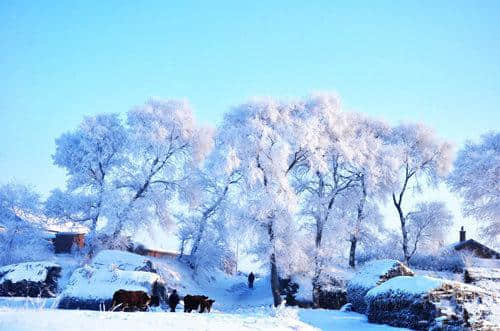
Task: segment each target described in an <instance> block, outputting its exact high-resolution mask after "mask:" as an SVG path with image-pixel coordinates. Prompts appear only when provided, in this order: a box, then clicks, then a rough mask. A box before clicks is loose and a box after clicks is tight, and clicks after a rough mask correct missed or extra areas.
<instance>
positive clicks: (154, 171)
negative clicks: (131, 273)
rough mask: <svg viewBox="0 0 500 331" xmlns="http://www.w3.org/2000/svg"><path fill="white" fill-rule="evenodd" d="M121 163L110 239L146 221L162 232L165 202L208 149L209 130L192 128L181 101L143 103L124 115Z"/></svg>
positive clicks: (165, 221)
mask: <svg viewBox="0 0 500 331" xmlns="http://www.w3.org/2000/svg"><path fill="white" fill-rule="evenodd" d="M127 124H128V129H127V133H128V144H127V149H126V160H125V162H123V164H122V165H121V167H120V169H119V170H118V175H117V178H116V180H115V185H116V186H117V187H118V188H119V189H120V195H119V196H120V201H121V202H122V203H123V206H122V207H120V208H118V209H119V211H118V212H117V213H116V215H115V217H113V219H112V220H111V221H110V226H111V227H112V228H113V235H114V236H118V234H119V233H121V232H122V231H123V230H124V229H125V228H127V229H128V230H131V231H134V230H137V229H138V228H139V227H140V226H147V225H148V224H149V223H150V222H158V223H159V224H160V225H161V226H162V227H164V228H168V227H169V226H170V225H171V224H172V223H173V221H172V218H171V215H170V213H169V206H168V205H169V203H170V202H171V201H172V200H173V199H174V198H175V197H176V195H177V194H182V191H183V190H184V189H185V188H186V184H187V183H188V181H187V179H188V178H189V176H190V173H191V172H192V171H193V169H195V168H196V166H197V165H198V164H199V163H200V162H201V161H202V160H203V159H204V158H205V156H206V155H207V154H208V152H209V151H210V149H211V147H212V137H211V135H212V133H211V130H209V129H207V128H203V127H198V126H197V125H196V123H195V120H194V116H193V112H192V110H191V108H190V106H189V105H188V103H187V102H185V101H179V100H149V101H148V102H146V103H145V104H144V105H142V106H139V107H136V108H134V109H132V110H131V111H129V112H128V114H127Z"/></svg>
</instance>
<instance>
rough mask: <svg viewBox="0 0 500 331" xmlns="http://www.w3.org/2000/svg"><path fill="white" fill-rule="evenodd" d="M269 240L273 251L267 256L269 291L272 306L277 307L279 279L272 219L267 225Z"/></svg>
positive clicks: (279, 297)
mask: <svg viewBox="0 0 500 331" xmlns="http://www.w3.org/2000/svg"><path fill="white" fill-rule="evenodd" d="M268 233H269V241H270V242H271V245H272V247H273V252H272V253H271V255H270V257H269V262H270V264H271V293H272V294H273V301H274V306H275V307H278V306H279V305H280V304H281V295H280V280H279V276H278V267H277V266H276V255H275V254H274V230H273V223H272V221H270V222H269V225H268Z"/></svg>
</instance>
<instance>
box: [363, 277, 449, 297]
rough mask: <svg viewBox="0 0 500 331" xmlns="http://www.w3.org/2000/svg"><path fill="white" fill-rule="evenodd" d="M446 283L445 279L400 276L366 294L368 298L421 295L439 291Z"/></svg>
mask: <svg viewBox="0 0 500 331" xmlns="http://www.w3.org/2000/svg"><path fill="white" fill-rule="evenodd" d="M444 283H445V281H444V280H443V279H438V278H432V277H428V276H398V277H394V278H391V279H389V280H388V281H386V282H384V283H382V284H380V285H379V286H376V287H374V288H372V289H371V290H370V291H368V293H366V297H367V298H368V297H375V296H377V295H380V294H385V293H389V292H399V293H402V294H412V295H419V294H424V293H427V292H429V291H432V290H434V289H437V288H439V287H441V286H442V285H443V284H444Z"/></svg>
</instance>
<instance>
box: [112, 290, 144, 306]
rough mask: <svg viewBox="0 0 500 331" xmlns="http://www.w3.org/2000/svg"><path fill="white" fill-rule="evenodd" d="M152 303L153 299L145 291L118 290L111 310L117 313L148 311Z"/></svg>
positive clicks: (114, 295)
mask: <svg viewBox="0 0 500 331" xmlns="http://www.w3.org/2000/svg"><path fill="white" fill-rule="evenodd" d="M150 302H151V298H150V297H149V295H148V294H147V293H146V292H144V291H127V290H118V291H116V292H115V294H113V303H112V305H111V310H112V311H115V310H118V309H120V310H121V311H136V310H141V311H146V310H147V309H148V307H149V304H150Z"/></svg>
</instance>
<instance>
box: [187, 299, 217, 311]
mask: <svg viewBox="0 0 500 331" xmlns="http://www.w3.org/2000/svg"><path fill="white" fill-rule="evenodd" d="M214 302H215V300H210V299H209V298H208V297H207V296H205V295H186V296H185V297H184V312H185V313H186V312H188V313H190V312H191V311H193V310H198V308H200V313H203V312H205V310H206V311H207V312H210V309H212V305H213V303H214Z"/></svg>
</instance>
